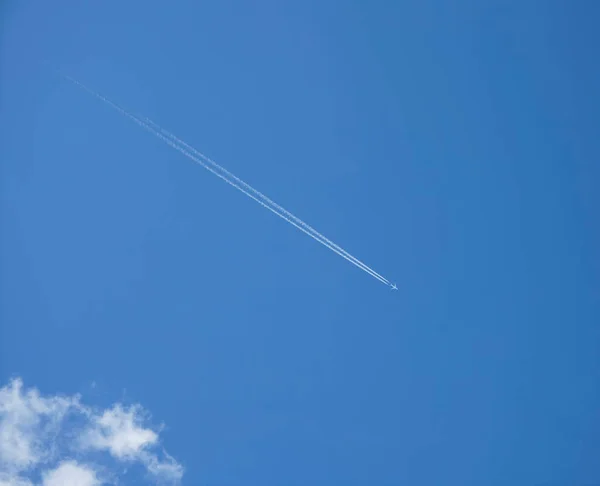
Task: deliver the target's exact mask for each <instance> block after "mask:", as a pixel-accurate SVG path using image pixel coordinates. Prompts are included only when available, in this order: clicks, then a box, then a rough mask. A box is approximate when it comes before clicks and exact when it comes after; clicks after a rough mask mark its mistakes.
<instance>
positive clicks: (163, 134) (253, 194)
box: [58, 71, 392, 286]
mask: <svg viewBox="0 0 600 486" xmlns="http://www.w3.org/2000/svg"><path fill="white" fill-rule="evenodd" d="M58 72H59V73H60V74H61V75H62V76H63V77H65V78H66V79H68V80H69V81H71V82H72V83H74V84H75V85H77V86H79V87H80V88H81V89H83V90H85V91H87V92H88V93H90V94H91V95H93V96H94V97H96V98H98V99H100V100H101V101H103V102H104V103H106V104H108V105H109V106H110V107H112V108H113V109H115V110H116V111H118V112H119V113H120V114H122V115H124V116H126V117H127V118H129V119H130V120H132V121H133V122H135V123H136V124H138V125H139V126H141V127H142V128H144V129H145V130H147V131H148V132H150V133H152V134H153V135H154V136H156V137H157V138H159V139H161V140H162V141H163V142H165V143H166V144H167V145H169V146H171V147H172V148H174V149H175V150H177V151H179V152H181V153H182V154H183V155H185V156H186V157H188V158H189V159H191V160H193V161H194V162H196V163H197V164H199V165H201V166H202V167H204V168H205V169H206V170H208V171H209V172H211V173H213V174H214V175H216V176H217V177H219V178H220V179H222V180H224V181H225V182H227V183H228V184H229V185H231V186H233V187H235V188H236V189H237V190H238V191H240V192H242V193H243V194H245V195H246V196H248V197H249V198H251V199H253V200H254V201H256V202H257V203H259V204H260V205H261V206H263V207H265V208H266V209H268V210H269V211H271V212H272V213H273V214H275V215H277V216H279V217H280V218H281V219H283V220H285V221H287V222H288V223H290V224H291V225H293V226H295V227H296V228H298V229H299V230H300V231H302V232H303V233H305V234H307V235H308V236H310V237H311V238H313V239H314V240H315V241H318V242H319V243H321V244H322V245H323V246H325V247H327V248H329V249H330V250H331V251H333V252H335V253H337V254H338V255H340V256H341V257H343V258H345V259H346V260H348V261H349V262H350V263H352V264H353V265H355V266H356V267H358V268H360V269H361V270H363V271H364V272H366V273H368V274H369V275H371V276H372V277H374V278H376V279H377V280H379V281H380V282H382V283H383V284H385V285H388V286H392V285H391V283H390V282H389V280H387V279H386V278H385V277H383V276H381V275H380V274H378V273H377V272H375V271H374V270H373V269H371V268H370V267H368V266H367V265H365V264H364V263H362V262H361V261H360V260H358V259H357V258H355V257H354V256H352V255H351V254H349V253H348V252H346V251H345V250H344V249H343V248H341V247H339V246H338V245H336V244H335V243H333V242H331V241H330V240H328V239H327V238H325V237H324V236H323V235H321V233H319V232H318V231H316V230H314V229H313V228H312V227H310V226H309V225H307V224H306V223H304V222H303V221H302V220H300V219H299V218H297V217H296V216H294V215H293V214H291V213H289V212H288V211H286V210H285V209H284V208H282V207H281V206H279V205H278V204H276V203H274V202H273V201H271V200H270V199H269V198H267V197H266V196H264V195H263V194H262V193H260V192H259V191H257V190H255V189H253V188H252V187H251V186H249V185H248V184H246V183H245V182H243V181H242V180H241V179H239V178H237V177H236V176H234V175H233V174H231V173H230V172H229V171H227V170H226V169H224V168H223V167H221V166H220V165H218V164H217V163H216V162H214V161H212V160H210V159H209V158H208V157H206V156H204V155H203V154H201V153H200V152H198V151H197V150H196V149H194V148H193V147H191V146H190V145H188V144H187V143H185V142H183V141H182V140H180V139H179V138H177V137H175V136H174V135H172V134H170V133H169V132H167V131H166V130H163V129H162V128H160V126H159V125H157V124H156V123H154V122H153V121H151V120H150V119H148V118H146V117H144V118H145V119H146V120H147V121H143V120H141V119H139V118H138V117H136V116H135V115H133V114H132V113H130V112H128V111H127V110H125V109H124V108H122V107H121V106H119V105H117V104H116V103H114V102H113V101H111V100H110V99H108V98H106V97H105V96H103V95H102V94H100V93H98V92H96V91H94V90H92V89H91V88H88V87H87V86H86V85H84V84H83V83H81V82H79V81H77V80H76V79H74V78H72V77H71V76H69V75H67V74H65V73H62V72H60V71H58ZM155 127H156V128H155ZM184 147H186V148H187V150H186V148H184ZM190 151H192V152H194V153H195V154H197V155H199V156H200V157H202V158H203V159H205V160H207V161H209V163H210V164H212V167H211V166H210V165H208V164H207V163H206V162H205V161H204V160H201V159H199V158H198V157H196V156H195V155H194V154H193V153H191V152H190ZM214 167H216V168H217V169H218V170H221V171H222V172H223V173H225V174H227V175H228V176H229V177H231V178H232V179H233V180H234V181H236V182H237V183H236V182H233V181H232V180H230V179H228V178H227V177H225V176H224V175H223V174H220V173H219V172H218V171H217V170H215V168H214ZM260 198H263V199H264V201H267V202H268V203H269V204H272V205H273V206H274V207H275V208H277V209H278V210H279V211H281V213H280V212H278V211H276V210H275V209H274V208H273V207H271V206H269V205H268V204H266V203H265V202H264V201H263V200H261V199H260ZM282 213H283V214H282Z"/></svg>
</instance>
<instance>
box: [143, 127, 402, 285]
mask: <svg viewBox="0 0 600 486" xmlns="http://www.w3.org/2000/svg"><path fill="white" fill-rule="evenodd" d="M141 118H143V120H144V121H145V122H146V123H148V124H149V125H151V126H153V127H154V128H155V129H156V130H158V131H160V132H161V133H162V134H163V135H166V136H167V137H169V138H171V139H172V140H174V141H175V142H177V143H178V144H180V145H182V146H184V147H185V148H187V149H188V150H190V151H191V152H192V153H194V154H195V155H197V156H198V157H200V158H201V159H204V161H206V162H208V163H209V164H210V165H212V166H213V167H214V168H216V169H217V170H220V171H221V172H223V173H224V174H226V175H227V176H228V177H230V178H231V179H233V180H235V181H236V182H237V183H238V184H240V185H241V186H243V187H244V188H245V189H247V190H248V191H250V192H252V193H253V194H255V195H256V196H258V197H259V198H261V199H262V200H263V201H265V202H266V203H267V204H269V205H271V206H272V207H274V208H276V209H277V210H279V211H280V212H281V213H283V214H285V215H286V216H287V217H288V218H289V219H292V220H294V221H295V222H296V223H298V224H299V225H300V226H302V227H304V228H306V229H307V230H308V231H310V232H311V233H313V234H314V235H315V236H317V237H318V238H320V239H322V240H323V241H325V242H326V243H328V244H329V245H330V246H332V247H333V248H336V249H337V250H338V251H339V252H341V253H343V254H344V255H346V256H347V257H348V258H350V259H351V260H352V261H354V262H356V264H357V265H358V266H360V267H362V268H364V269H365V270H368V271H369V273H371V274H373V275H376V276H378V277H379V278H381V279H383V280H384V281H385V283H387V284H388V285H390V282H389V281H388V280H387V279H386V278H385V277H384V276H383V275H380V274H379V273H377V272H376V271H375V270H373V269H372V268H371V267H369V266H368V265H367V264H366V263H363V262H361V261H360V260H359V259H358V258H356V257H354V256H352V255H351V254H350V253H348V252H347V251H346V250H344V249H343V248H342V247H341V246H339V245H336V244H335V243H334V242H333V241H331V240H330V239H328V238H326V237H325V235H323V234H321V233H320V232H319V231H317V230H316V229H314V228H313V227H312V226H310V225H309V224H308V223H305V222H304V221H302V220H301V219H300V218H298V217H297V216H295V215H294V214H292V213H290V212H289V211H288V210H287V209H285V208H284V207H282V206H280V205H279V204H277V203H276V202H275V201H273V200H272V199H270V198H269V197H267V196H266V195H265V194H263V193H262V192H260V191H259V190H258V189H255V188H254V187H252V186H251V185H250V184H248V183H246V182H244V181H243V180H242V179H240V178H239V177H237V176H236V175H235V174H232V173H231V172H229V171H228V170H227V169H225V167H223V166H221V165H219V164H218V163H217V162H215V161H214V160H212V159H211V158H210V157H207V156H206V155H204V154H203V153H202V152H200V151H199V150H196V149H195V148H194V147H192V146H191V145H189V144H188V143H186V142H185V141H184V140H182V139H181V138H179V137H178V136H176V135H174V134H173V133H171V132H169V131H168V130H166V129H164V128H162V127H161V126H160V125H159V124H158V123H156V122H154V121H152V120H151V119H150V118H148V117H146V116H142V117H141Z"/></svg>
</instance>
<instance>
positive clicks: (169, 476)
mask: <svg viewBox="0 0 600 486" xmlns="http://www.w3.org/2000/svg"><path fill="white" fill-rule="evenodd" d="M146 422H148V417H147V414H146V412H145V411H144V409H143V408H142V407H141V406H139V405H133V406H130V407H124V406H123V405H122V404H119V403H117V404H115V405H114V406H112V407H111V408H108V409H105V410H96V409H94V408H92V407H89V406H85V405H83V404H82V403H81V399H80V397H79V396H78V395H74V396H67V397H64V396H58V395H55V396H48V397H43V396H41V395H40V393H39V392H38V391H37V390H36V389H35V388H31V389H28V390H25V389H24V387H23V382H22V381H21V380H20V379H14V380H12V381H11V382H10V383H9V384H8V385H7V386H5V387H3V388H0V486H34V485H37V484H40V485H41V486H58V485H62V486H100V485H101V484H112V482H113V481H109V482H106V480H105V479H102V478H101V476H102V475H100V470H101V468H100V466H99V465H98V464H99V462H98V461H99V460H102V470H104V469H105V468H108V469H107V471H108V474H104V475H103V476H105V477H108V475H111V476H114V477H115V478H117V477H118V476H119V473H121V472H122V471H123V470H124V468H123V465H124V464H127V465H129V464H136V463H137V464H140V465H141V466H142V467H143V469H144V470H145V471H146V474H147V475H148V476H149V479H150V480H151V481H152V483H156V481H158V480H161V481H166V482H169V483H173V484H177V483H179V482H180V480H181V478H182V476H183V467H182V466H181V465H180V464H179V463H178V462H177V461H176V460H175V459H173V457H171V456H170V455H169V454H168V453H167V452H166V451H164V450H162V448H160V441H159V431H157V430H155V429H153V428H152V427H150V426H148V425H147V424H146ZM99 455H100V456H99ZM74 458H76V459H77V461H76V460H75V459H74ZM107 461H108V462H107ZM106 464H110V465H109V466H107V465H106ZM40 478H41V483H40V482H39V480H40Z"/></svg>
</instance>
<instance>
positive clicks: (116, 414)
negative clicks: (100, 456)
mask: <svg viewBox="0 0 600 486" xmlns="http://www.w3.org/2000/svg"><path fill="white" fill-rule="evenodd" d="M140 418H141V413H140V408H139V407H131V408H130V409H129V410H124V409H123V407H121V405H115V406H114V407H113V408H112V409H110V410H106V411H105V412H104V413H103V414H102V415H101V416H99V417H94V419H93V421H92V424H91V426H90V429H89V430H88V431H87V433H86V435H85V436H84V437H83V440H82V445H83V446H84V447H87V448H96V449H100V450H107V451H108V452H110V454H111V455H112V456H113V457H115V458H117V459H122V460H135V459H137V458H139V457H140V455H142V453H143V452H144V449H146V448H147V447H149V446H152V445H154V444H156V442H157V440H158V435H157V434H156V432H154V431H153V430H150V429H146V428H144V427H141V426H140V425H139V422H140Z"/></svg>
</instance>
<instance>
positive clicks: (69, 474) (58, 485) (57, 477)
mask: <svg viewBox="0 0 600 486" xmlns="http://www.w3.org/2000/svg"><path fill="white" fill-rule="evenodd" d="M42 477H43V481H42V484H43V486H98V485H100V484H101V483H100V480H99V479H98V477H97V475H96V471H94V470H93V469H92V468H90V467H89V466H82V465H80V464H78V463H77V462H75V461H64V462H62V463H60V464H59V465H58V467H57V468H56V469H53V470H51V471H46V472H44V473H43V474H42Z"/></svg>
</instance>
